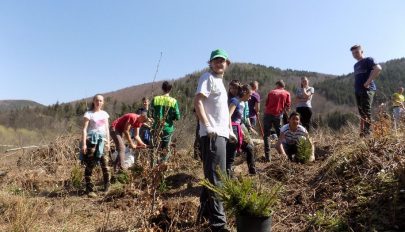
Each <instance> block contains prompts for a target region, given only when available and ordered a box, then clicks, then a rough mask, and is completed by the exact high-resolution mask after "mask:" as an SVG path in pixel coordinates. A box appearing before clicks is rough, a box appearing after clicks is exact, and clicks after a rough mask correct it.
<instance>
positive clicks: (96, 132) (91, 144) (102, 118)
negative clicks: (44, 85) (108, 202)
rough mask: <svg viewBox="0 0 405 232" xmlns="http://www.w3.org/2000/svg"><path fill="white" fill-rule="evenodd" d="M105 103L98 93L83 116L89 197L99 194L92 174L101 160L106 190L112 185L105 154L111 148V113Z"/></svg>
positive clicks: (84, 160)
mask: <svg viewBox="0 0 405 232" xmlns="http://www.w3.org/2000/svg"><path fill="white" fill-rule="evenodd" d="M103 105H104V97H103V96H102V95H100V94H96V95H95V96H94V97H93V102H92V104H91V108H90V109H89V110H88V111H87V112H86V113H85V114H84V116H83V118H84V124H83V130H82V141H81V156H82V160H83V162H84V164H85V166H86V167H85V171H84V179H85V182H86V193H87V195H88V196H89V197H97V194H96V193H95V192H94V184H93V183H92V181H91V176H92V173H93V169H94V167H95V166H96V165H97V163H98V162H100V164H101V170H102V172H103V179H104V191H105V192H107V191H108V189H109V187H110V173H109V170H108V155H105V153H106V152H108V151H109V150H110V136H109V133H108V118H109V115H108V113H107V112H105V111H104V110H102V108H103Z"/></svg>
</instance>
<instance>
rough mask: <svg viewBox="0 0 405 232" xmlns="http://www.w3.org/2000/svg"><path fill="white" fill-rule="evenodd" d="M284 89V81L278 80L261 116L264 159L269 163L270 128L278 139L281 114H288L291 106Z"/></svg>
mask: <svg viewBox="0 0 405 232" xmlns="http://www.w3.org/2000/svg"><path fill="white" fill-rule="evenodd" d="M284 87H285V83H284V81H283V80H279V81H277V82H276V88H275V89H273V90H271V91H270V92H269V94H268V95H267V100H266V106H265V111H264V116H263V127H264V128H263V130H264V131H263V132H264V135H263V140H264V157H265V160H266V161H267V162H269V161H270V144H269V137H270V135H271V128H272V127H274V129H275V130H276V134H277V137H280V127H281V120H282V118H283V113H284V112H288V111H289V110H290V106H291V97H290V93H289V92H288V91H287V90H285V89H284Z"/></svg>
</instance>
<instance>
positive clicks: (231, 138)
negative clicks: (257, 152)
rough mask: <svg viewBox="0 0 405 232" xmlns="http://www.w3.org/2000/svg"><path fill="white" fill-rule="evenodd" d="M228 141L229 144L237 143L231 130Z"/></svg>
mask: <svg viewBox="0 0 405 232" xmlns="http://www.w3.org/2000/svg"><path fill="white" fill-rule="evenodd" d="M229 141H230V142H231V143H236V142H237V141H238V139H237V137H236V135H235V133H233V130H230V131H229Z"/></svg>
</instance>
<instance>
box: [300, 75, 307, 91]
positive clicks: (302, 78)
mask: <svg viewBox="0 0 405 232" xmlns="http://www.w3.org/2000/svg"><path fill="white" fill-rule="evenodd" d="M303 80H307V81H308V77H306V76H303V77H301V88H304V85H303V84H302V81H303Z"/></svg>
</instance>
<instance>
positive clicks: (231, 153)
mask: <svg viewBox="0 0 405 232" xmlns="http://www.w3.org/2000/svg"><path fill="white" fill-rule="evenodd" d="M234 89H237V92H236V93H237V94H236V96H234V97H232V98H231V99H229V114H230V115H231V123H232V130H233V133H234V134H235V135H236V141H235V142H228V143H227V146H226V171H227V173H228V175H230V176H232V165H233V162H234V160H235V156H236V153H237V152H238V151H243V152H245V153H246V159H247V164H248V169H249V174H252V175H254V174H256V167H255V155H254V152H253V151H254V149H253V146H252V145H251V144H250V143H248V140H247V137H248V134H249V132H248V130H247V127H246V126H245V124H244V123H248V126H250V122H249V116H248V114H246V108H248V106H247V104H245V103H246V101H247V100H249V98H250V94H251V92H250V88H249V86H248V85H243V86H240V85H236V84H234V83H232V82H231V84H230V85H229V90H230V91H229V94H228V96H229V95H233V93H234V92H235V91H234Z"/></svg>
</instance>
